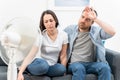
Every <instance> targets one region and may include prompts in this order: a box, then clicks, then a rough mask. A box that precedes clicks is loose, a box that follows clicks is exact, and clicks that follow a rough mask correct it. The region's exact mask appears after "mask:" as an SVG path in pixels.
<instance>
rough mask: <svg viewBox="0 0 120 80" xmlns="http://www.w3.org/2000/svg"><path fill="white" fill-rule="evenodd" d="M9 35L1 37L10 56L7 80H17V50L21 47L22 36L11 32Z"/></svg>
mask: <svg viewBox="0 0 120 80" xmlns="http://www.w3.org/2000/svg"><path fill="white" fill-rule="evenodd" d="M8 34H11V35H8ZM8 34H3V35H2V37H1V43H2V45H3V46H4V48H5V49H6V52H7V54H8V55H9V63H8V70H7V80H17V65H16V59H15V54H16V51H17V48H18V47H19V44H20V41H21V36H20V35H19V34H17V33H10V32H9V33H8ZM12 36H14V37H12Z"/></svg>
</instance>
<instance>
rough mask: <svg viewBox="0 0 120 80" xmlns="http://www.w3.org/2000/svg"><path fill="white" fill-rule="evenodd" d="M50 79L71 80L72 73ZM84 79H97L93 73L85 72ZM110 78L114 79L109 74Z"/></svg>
mask: <svg viewBox="0 0 120 80" xmlns="http://www.w3.org/2000/svg"><path fill="white" fill-rule="evenodd" d="M52 80H72V75H65V76H61V77H53V78H52ZM85 80H98V79H97V76H96V75H94V74H87V75H86V77H85ZM111 80H114V76H113V75H111Z"/></svg>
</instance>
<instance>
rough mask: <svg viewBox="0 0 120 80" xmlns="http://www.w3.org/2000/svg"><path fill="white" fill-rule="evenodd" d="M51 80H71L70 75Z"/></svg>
mask: <svg viewBox="0 0 120 80" xmlns="http://www.w3.org/2000/svg"><path fill="white" fill-rule="evenodd" d="M51 79H52V80H72V75H69V74H68V75H65V76H59V77H53V78H51Z"/></svg>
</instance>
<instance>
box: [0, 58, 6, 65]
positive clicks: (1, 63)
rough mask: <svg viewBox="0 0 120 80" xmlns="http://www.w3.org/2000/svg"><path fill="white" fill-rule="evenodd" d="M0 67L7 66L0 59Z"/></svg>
mask: <svg viewBox="0 0 120 80" xmlns="http://www.w3.org/2000/svg"><path fill="white" fill-rule="evenodd" d="M0 66H7V65H6V64H5V63H4V62H3V60H2V59H1V57H0Z"/></svg>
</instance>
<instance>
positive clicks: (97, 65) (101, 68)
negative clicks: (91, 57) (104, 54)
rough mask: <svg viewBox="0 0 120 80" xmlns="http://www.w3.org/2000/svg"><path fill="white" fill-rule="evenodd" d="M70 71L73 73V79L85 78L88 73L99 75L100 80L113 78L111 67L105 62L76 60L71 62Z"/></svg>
mask: <svg viewBox="0 0 120 80" xmlns="http://www.w3.org/2000/svg"><path fill="white" fill-rule="evenodd" d="M68 73H72V74H73V76H72V80H85V76H86V74H90V73H93V74H96V75H98V80H111V69H110V67H109V65H108V64H106V63H103V62H74V63H72V64H69V66H68Z"/></svg>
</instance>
